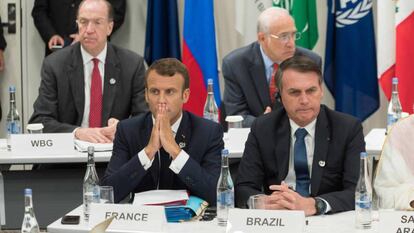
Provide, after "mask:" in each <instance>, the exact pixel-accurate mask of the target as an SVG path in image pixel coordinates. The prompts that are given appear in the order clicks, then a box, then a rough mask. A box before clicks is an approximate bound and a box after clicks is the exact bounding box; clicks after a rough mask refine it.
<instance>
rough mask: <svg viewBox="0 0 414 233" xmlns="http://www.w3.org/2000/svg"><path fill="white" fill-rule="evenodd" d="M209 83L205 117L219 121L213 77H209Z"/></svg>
mask: <svg viewBox="0 0 414 233" xmlns="http://www.w3.org/2000/svg"><path fill="white" fill-rule="evenodd" d="M207 83H208V85H207V99H206V103H205V104H204V112H203V117H204V118H205V119H209V120H212V121H214V122H217V123H218V122H219V111H218V108H217V104H216V100H215V99H214V91H213V79H208V81H207Z"/></svg>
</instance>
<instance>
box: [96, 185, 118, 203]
mask: <svg viewBox="0 0 414 233" xmlns="http://www.w3.org/2000/svg"><path fill="white" fill-rule="evenodd" d="M99 188H100V192H101V200H100V202H101V203H109V204H112V203H114V188H113V187H112V186H100V187H99Z"/></svg>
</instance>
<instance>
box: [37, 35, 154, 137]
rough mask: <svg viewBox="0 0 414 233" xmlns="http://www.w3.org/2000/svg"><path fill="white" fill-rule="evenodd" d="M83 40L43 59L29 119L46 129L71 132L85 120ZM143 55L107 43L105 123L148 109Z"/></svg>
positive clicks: (103, 117)
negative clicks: (111, 119)
mask: <svg viewBox="0 0 414 233" xmlns="http://www.w3.org/2000/svg"><path fill="white" fill-rule="evenodd" d="M83 69H84V68H83V60H82V55H81V51H80V44H79V43H77V44H74V45H72V46H69V47H66V48H63V49H61V50H59V51H57V52H54V53H53V54H51V55H49V56H47V57H46V58H45V59H44V61H43V66H42V71H41V76H42V81H41V83H40V87H39V96H38V97H37V99H36V101H35V103H34V104H33V108H34V112H33V115H32V117H31V118H30V120H29V123H43V125H44V129H43V131H44V132H45V133H56V132H58V133H60V132H72V131H73V130H74V129H75V128H77V127H79V126H80V125H81V123H82V119H83V112H84V107H85V81H84V80H85V77H84V72H83ZM144 73H145V65H144V59H143V58H142V57H141V56H139V55H138V54H136V53H134V52H132V51H129V50H126V49H123V48H120V47H117V46H115V45H112V44H111V43H108V50H107V54H106V61H105V77H103V82H104V86H103V96H102V98H103V99H102V126H106V125H107V121H108V119H109V118H111V117H114V118H117V119H119V120H122V119H126V118H128V117H130V116H131V115H132V116H134V115H138V114H139V113H143V112H147V111H148V107H147V104H146V102H145V99H144V90H145V88H144Z"/></svg>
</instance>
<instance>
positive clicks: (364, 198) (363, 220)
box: [355, 152, 372, 229]
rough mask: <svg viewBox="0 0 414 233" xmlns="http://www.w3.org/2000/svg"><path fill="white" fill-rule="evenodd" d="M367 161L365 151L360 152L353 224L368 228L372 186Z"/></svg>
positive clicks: (370, 217) (369, 225)
mask: <svg viewBox="0 0 414 233" xmlns="http://www.w3.org/2000/svg"><path fill="white" fill-rule="evenodd" d="M367 162H368V161H367V153H366V152H361V161H360V165H359V179H358V184H357V186H356V189H355V224H356V228H358V229H370V228H371V222H372V216H371V211H372V186H371V178H370V176H369V174H368V163H367Z"/></svg>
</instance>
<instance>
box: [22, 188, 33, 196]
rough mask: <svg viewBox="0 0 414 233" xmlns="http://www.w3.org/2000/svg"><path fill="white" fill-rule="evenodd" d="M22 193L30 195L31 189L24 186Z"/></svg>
mask: <svg viewBox="0 0 414 233" xmlns="http://www.w3.org/2000/svg"><path fill="white" fill-rule="evenodd" d="M24 195H32V189H29V188H25V189H24Z"/></svg>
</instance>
